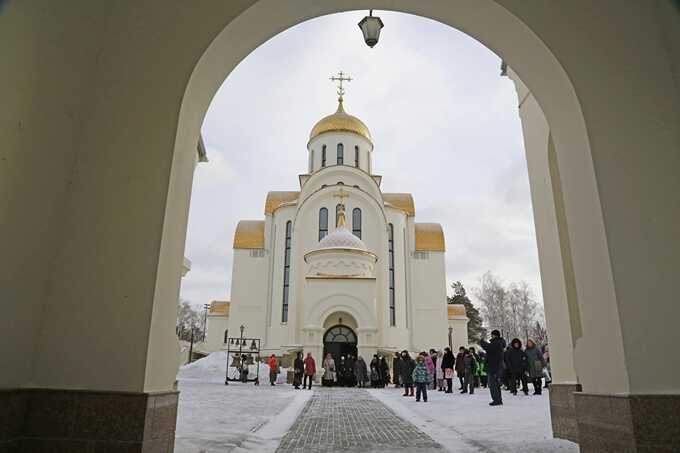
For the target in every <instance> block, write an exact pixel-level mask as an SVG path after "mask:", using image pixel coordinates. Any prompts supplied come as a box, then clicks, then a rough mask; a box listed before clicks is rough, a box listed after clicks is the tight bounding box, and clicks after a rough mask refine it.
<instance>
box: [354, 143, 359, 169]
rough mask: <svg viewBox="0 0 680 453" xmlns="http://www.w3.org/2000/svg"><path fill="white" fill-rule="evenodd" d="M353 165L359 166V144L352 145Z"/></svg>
mask: <svg viewBox="0 0 680 453" xmlns="http://www.w3.org/2000/svg"><path fill="white" fill-rule="evenodd" d="M354 166H355V167H357V168H359V146H355V147H354Z"/></svg>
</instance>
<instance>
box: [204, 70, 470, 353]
mask: <svg viewBox="0 0 680 453" xmlns="http://www.w3.org/2000/svg"><path fill="white" fill-rule="evenodd" d="M333 79H334V80H338V79H339V80H340V84H341V86H340V89H339V91H338V94H339V95H340V97H339V98H338V107H337V110H336V112H335V113H333V114H332V115H329V116H326V117H325V118H323V119H321V120H320V121H319V122H318V123H316V125H315V126H314V127H313V128H312V131H311V133H310V136H309V142H308V144H307V150H308V156H309V157H308V168H307V171H306V172H305V173H304V174H301V175H299V177H298V179H299V186H300V189H299V191H289V192H269V193H268V195H267V198H266V202H265V207H264V214H265V218H264V220H242V221H240V222H239V223H238V226H237V228H236V232H235V235H234V262H233V274H232V285H231V302H213V304H212V306H211V308H210V311H209V316H208V341H207V343H208V344H207V345H206V346H208V347H210V348H211V349H219V348H220V347H222V346H223V343H224V341H225V336H226V332H225V331H226V329H229V336H239V334H240V333H239V328H240V326H244V335H245V336H247V337H251V338H252V337H257V338H261V340H262V345H263V355H267V356H268V355H269V354H272V353H273V354H276V355H277V356H281V357H286V358H287V357H290V355H291V354H294V353H295V352H297V351H300V350H302V351H304V353H305V354H306V353H307V352H311V353H312V354H313V355H314V357H315V359H316V360H317V363H318V364H320V363H321V359H322V357H323V356H324V355H325V354H326V353H327V352H330V353H332V354H333V355H335V356H336V359H337V356H339V355H340V354H347V353H352V354H353V355H356V354H358V355H361V356H363V357H364V359H366V360H367V361H369V360H370V358H371V356H372V355H373V354H376V353H379V354H385V355H392V354H393V353H394V352H395V351H401V350H403V349H406V350H409V351H412V352H419V351H423V350H429V349H430V348H437V349H439V348H443V347H445V346H447V345H449V344H451V345H453V347H455V348H457V347H458V346H462V345H467V344H468V339H467V321H468V319H467V317H466V314H465V309H464V307H463V306H462V305H447V303H446V288H447V282H446V272H445V259H444V254H445V243H444V233H443V231H442V227H441V225H440V224H437V223H418V222H416V221H415V214H416V212H415V205H414V201H413V197H412V196H411V195H410V194H408V193H384V192H382V190H381V189H380V185H381V181H382V176H379V175H376V174H374V173H373V171H372V160H373V153H374V144H373V140H372V138H371V134H370V133H369V130H368V128H367V127H366V125H365V124H364V123H363V122H362V121H361V120H359V119H358V118H356V117H354V116H352V115H349V114H348V113H346V112H345V109H344V106H343V93H344V92H343V89H342V81H343V80H347V79H345V78H344V77H343V74H342V73H341V74H340V77H339V78H333Z"/></svg>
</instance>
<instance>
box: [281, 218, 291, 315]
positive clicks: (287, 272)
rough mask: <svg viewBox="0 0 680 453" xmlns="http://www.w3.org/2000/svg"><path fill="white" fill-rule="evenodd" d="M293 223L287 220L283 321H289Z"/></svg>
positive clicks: (284, 253)
mask: <svg viewBox="0 0 680 453" xmlns="http://www.w3.org/2000/svg"><path fill="white" fill-rule="evenodd" d="M292 230H293V224H292V223H291V221H290V220H289V221H288V222H286V244H285V250H284V252H283V303H282V304H281V322H288V296H289V289H290V243H291V239H292V238H291V236H292V232H293V231H292Z"/></svg>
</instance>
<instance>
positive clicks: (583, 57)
mask: <svg viewBox="0 0 680 453" xmlns="http://www.w3.org/2000/svg"><path fill="white" fill-rule="evenodd" d="M672 3H673V2H670V1H668V2H656V3H654V4H652V3H651V2H650V3H648V2H629V3H626V4H625V5H622V4H620V3H615V2H602V3H599V4H590V3H588V7H584V6H583V5H576V4H572V3H569V4H566V3H565V4H559V5H556V4H554V3H548V2H544V3H531V4H529V3H522V2H515V1H508V0H498V1H491V0H479V1H475V2H466V1H452V2H438V1H412V0H397V1H393V0H376V1H373V2H371V3H370V4H369V2H366V1H360V0H355V1H341V0H333V1H327V2H316V3H310V2H306V1H304V0H299V1H289V2H280V1H273V0H272V1H260V2H257V3H256V2H249V3H239V4H234V3H233V2H205V3H203V2H202V3H201V5H195V4H193V3H191V4H189V3H188V2H177V3H176V4H175V5H173V7H167V8H162V9H161V8H159V9H154V10H150V9H151V6H149V5H143V6H141V7H140V6H139V5H137V4H135V5H116V6H115V7H113V8H101V5H99V4H97V3H92V2H86V1H82V2H81V3H79V4H78V5H77V6H76V7H74V8H59V7H56V6H55V7H54V9H52V10H50V9H45V10H41V8H48V7H47V6H46V5H42V4H39V3H35V4H33V3H30V4H29V3H28V2H23V3H22V2H15V3H12V7H11V8H8V9H5V11H7V15H5V16H3V20H5V18H7V17H9V18H11V19H13V20H11V21H10V20H8V22H6V23H7V24H8V26H7V27H2V32H1V33H2V34H3V35H2V36H3V37H5V39H3V40H1V41H0V42H3V43H5V45H11V46H16V49H14V48H13V49H12V52H8V60H9V61H8V64H7V71H3V74H2V76H0V77H2V80H3V82H5V83H2V84H0V86H3V87H9V88H10V89H11V91H12V92H11V93H6V94H7V96H6V98H7V102H6V104H5V105H4V106H3V114H4V113H5V112H7V115H6V116H5V118H10V117H11V118H16V119H18V121H11V122H10V121H8V122H7V124H10V123H11V124H12V126H11V127H9V128H8V129H7V131H8V133H7V134H6V135H5V137H6V138H7V141H6V143H5V147H4V149H5V150H11V154H10V156H11V158H10V159H8V160H7V162H10V163H11V165H9V166H5V165H3V170H4V169H5V168H8V169H9V171H8V172H7V173H3V178H1V179H2V181H3V184H7V186H8V187H9V189H10V190H7V191H2V193H3V203H2V205H3V206H6V210H5V212H4V213H3V216H1V218H2V222H3V225H2V226H3V228H4V230H3V231H5V232H6V234H5V236H4V237H3V239H4V241H5V244H3V245H6V247H5V248H4V249H5V251H6V256H7V258H8V259H7V260H6V261H7V262H8V263H11V266H8V269H7V272H3V273H2V274H3V275H2V277H3V285H1V286H2V288H3V290H4V291H5V294H7V295H8V296H7V297H6V299H5V300H14V301H16V302H17V303H15V304H14V307H13V308H12V311H11V313H10V315H9V316H6V317H4V321H5V323H6V326H7V328H6V329H4V330H3V331H5V332H6V333H7V335H8V338H9V342H10V343H11V344H13V345H15V346H16V347H15V348H14V349H12V350H11V351H10V353H9V356H8V362H7V370H8V372H7V373H6V374H4V375H3V376H2V377H0V379H1V384H2V386H3V388H9V389H19V388H22V387H35V388H43V389H64V390H63V391H64V392H69V391H72V390H74V389H87V390H96V391H100V392H114V391H122V392H132V393H134V394H135V395H137V396H138V397H140V398H147V397H148V395H149V394H150V393H149V392H154V391H170V390H171V389H172V385H173V381H174V375H175V371H176V366H175V364H174V363H172V361H170V360H167V358H169V357H172V356H173V355H174V351H173V348H172V346H169V345H170V344H171V342H172V340H173V336H172V332H173V324H174V303H175V301H176V299H177V294H178V281H179V269H180V263H181V259H182V251H183V237H184V235H185V232H186V231H185V230H186V214H187V207H188V203H189V195H190V186H191V170H190V169H191V167H192V165H191V163H192V159H193V156H192V153H191V152H190V151H192V150H193V149H194V148H195V144H196V141H197V139H198V135H199V128H200V124H201V121H202V118H203V115H204V112H205V109H206V108H207V106H208V104H209V101H210V98H211V96H212V95H213V94H214V92H215V90H216V89H217V86H219V83H221V80H222V79H223V78H224V77H225V76H226V74H228V73H229V71H230V70H231V68H233V66H234V65H235V64H236V63H237V62H238V61H239V60H240V59H242V58H243V57H245V56H246V55H247V54H248V53H249V52H250V51H251V50H252V49H253V48H255V47H256V46H257V45H258V44H259V43H261V42H264V41H265V40H266V39H268V38H269V37H271V36H273V35H274V34H276V33H278V32H280V31H282V30H285V29H286V28H288V27H290V26H291V25H293V24H295V23H298V22H300V21H302V20H306V19H309V18H312V17H316V16H319V15H322V14H328V13H331V12H337V11H342V10H346V9H355V8H356V9H368V8H378V9H379V8H391V9H394V10H399V11H404V12H411V13H413V14H419V15H423V16H426V17H430V18H433V19H436V20H439V21H441V22H444V23H447V24H449V25H451V26H454V27H456V28H458V29H460V30H463V31H465V32H467V33H469V34H470V35H471V36H474V37H476V38H477V39H478V40H480V41H481V42H483V43H484V44H486V45H487V46H488V47H489V48H491V49H493V50H494V51H495V52H496V53H498V54H499V55H501V56H502V57H503V58H504V59H505V60H506V61H507V62H508V63H509V64H510V65H511V66H512V67H513V68H514V69H515V70H516V71H517V74H518V76H519V77H520V78H521V80H522V81H523V82H525V83H526V85H527V86H528V87H529V88H530V90H531V92H532V93H533V95H534V96H535V98H536V100H537V103H538V104H539V105H540V107H541V108H542V110H543V112H544V113H545V116H546V119H547V123H548V126H549V129H550V137H551V146H553V147H554V155H555V159H554V160H555V162H556V164H557V167H559V175H560V180H561V192H562V194H563V198H564V200H563V202H564V203H563V208H564V209H563V214H564V215H563V218H564V220H565V221H564V225H561V227H564V228H563V229H564V231H566V232H567V234H568V237H569V243H568V245H567V244H565V243H564V242H559V243H558V245H557V248H559V246H560V245H565V246H568V247H569V249H570V250H569V251H570V254H569V255H570V259H571V261H572V263H573V276H572V277H573V279H572V280H573V282H574V284H573V292H574V294H575V298H576V301H575V303H576V304H578V307H579V309H580V311H581V320H582V326H581V327H582V332H583V334H582V337H581V338H578V339H573V343H572V344H569V345H568V346H569V349H570V350H571V349H574V350H575V351H576V356H577V360H576V362H577V368H578V371H579V379H580V380H581V382H582V383H583V385H584V390H586V391H587V392H590V393H591V394H593V395H595V396H593V395H591V396H590V397H588V398H590V399H588V398H586V395H580V396H579V398H580V399H581V401H582V402H583V404H584V406H583V407H582V409H583V411H584V412H587V411H588V410H589V408H591V407H593V406H594V405H595V404H596V401H595V399H593V398H604V399H607V402H608V403H609V402H613V401H617V402H621V401H625V402H626V404H627V402H629V401H631V400H630V398H628V395H634V396H636V397H637V398H647V396H648V395H650V394H654V395H655V397H656V398H655V399H654V401H660V402H661V403H664V404H665V403H666V402H668V401H670V398H671V395H677V392H678V387H677V382H675V381H674V377H675V376H677V373H678V364H677V363H674V362H672V361H668V360H667V357H666V354H667V352H666V351H665V350H662V349H661V348H656V347H654V346H655V345H658V344H675V343H677V329H675V328H674V326H673V323H674V322H675V321H674V320H675V319H677V317H678V316H677V315H678V310H679V308H678V306H677V304H676V305H673V304H672V301H673V300H675V298H674V294H675V287H674V284H673V282H674V278H673V276H674V275H673V272H674V271H675V269H677V268H678V267H679V266H680V248H679V247H680V244H679V243H678V242H677V240H675V230H674V228H673V226H675V225H677V223H678V218H679V217H680V208H679V207H678V204H677V201H674V200H675V199H671V200H669V197H668V194H672V193H677V192H678V191H679V190H680V186H679V184H680V182H679V181H678V178H677V174H676V169H677V168H678V165H679V162H678V154H677V152H676V151H677V148H678V138H677V137H678V136H679V135H678V127H679V126H678V124H680V121H678V113H677V112H678V109H677V105H678V88H677V83H676V82H675V80H676V78H674V77H675V72H674V70H673V68H674V67H677V64H678V57H677V55H678V52H675V51H677V42H680V40H678V39H675V37H677V22H674V21H676V20H677V11H675V10H674V9H673V8H674V6H672ZM15 5H16V9H14V6H15ZM614 8H615V9H616V11H617V14H615V15H612V14H611V11H612V10H613V9H614ZM16 10H18V11H19V12H20V14H16V15H15V14H14V11H16ZM74 11H77V14H74ZM3 14H5V13H4V12H3ZM46 17H49V18H50V20H44V19H45V18H46ZM556 17H559V18H563V19H564V20H555V18H556ZM574 24H579V27H577V28H575V27H574ZM631 24H635V27H631ZM31 33H32V34H31ZM27 35H28V36H29V37H30V38H31V39H26V37H27ZM83 36H87V37H88V38H90V39H83ZM612 37H616V38H617V39H612ZM33 38H36V39H33ZM53 38H54V39H53ZM211 43H212V44H211ZM55 49H56V50H55ZM631 49H632V50H631ZM669 49H670V50H669ZM15 50H16V51H15ZM70 50H74V51H73V52H71V51H70ZM632 61H633V62H634V64H632V63H631V62H632ZM27 74H28V75H30V76H31V77H27ZM43 74H44V75H43ZM187 81H189V82H188V84H187ZM18 84H20V85H21V87H22V89H15V87H16V86H17V85H18ZM640 93H645V96H640ZM37 95H42V96H44V98H43V100H44V101H45V102H36V99H38V98H40V96H37ZM45 106H50V107H49V109H47V110H46V107H45ZM50 109H54V111H53V110H50ZM178 115H179V123H178ZM26 124H29V125H31V127H30V128H29V127H23V126H24V125H26ZM650 141H651V142H650ZM591 143H592V144H593V146H594V148H593V150H592V151H591V147H590V144H591ZM650 145H652V146H650ZM47 149H49V150H50V153H51V155H52V156H54V157H55V158H53V159H45V158H44V152H45V150H47ZM641 150H647V152H641ZM3 162H5V159H4V156H3ZM5 176H7V177H6V178H5ZM35 181H41V184H35V183H34V182H35ZM4 197H7V198H4ZM131 200H134V202H133V203H131V202H130V201H131ZM5 201H7V203H5ZM27 206H29V207H30V209H27ZM82 219H88V221H87V222H82V221H81V220H82ZM567 227H568V228H567ZM18 239H25V240H18ZM555 256H556V257H555V258H554V259H555V260H556V261H559V259H560V256H561V254H559V253H557V254H556V255H555ZM114 276H115V277H114ZM548 284H550V283H548ZM93 298H97V300H98V301H99V303H98V304H85V303H83V301H85V300H92V299H93ZM640 300H645V301H646V303H645V304H641V303H639V301H640ZM45 301H49V302H50V303H45ZM660 312H663V313H665V314H666V316H664V317H663V318H662V319H659V317H658V316H657V315H656V314H658V313H660ZM48 320H49V322H48ZM548 321H549V323H550V319H549V320H548ZM121 326H124V327H125V328H121ZM602 326H607V327H608V329H607V331H606V335H603V334H601V333H600V332H601V331H602ZM649 331H655V332H656V335H655V338H654V339H653V340H652V339H650V337H649V335H648V332H649ZM624 333H625V335H624ZM26 336H28V337H29V338H31V339H32V340H33V341H23V339H24V338H25V337H26ZM55 339H58V341H55ZM73 344H82V345H83V348H84V350H83V352H84V353H88V354H89V356H91V357H93V359H92V361H91V362H88V363H85V362H84V361H82V360H81V355H80V354H79V355H77V356H76V355H74V354H70V353H69V352H70V349H71V347H72V345H73ZM26 357H30V358H31V360H26ZM557 357H558V355H557V354H556V355H555V356H554V358H555V359H557ZM604 361H606V363H604ZM642 362H644V363H646V364H648V366H646V367H639V366H636V364H638V363H642ZM650 376H652V377H653V379H650ZM622 395H624V396H622ZM107 396H108V397H110V398H113V396H110V395H107ZM615 396H616V397H617V398H615ZM145 401H146V400H145ZM645 401H647V402H649V403H650V404H657V403H654V402H653V401H652V399H646V400H645ZM45 404H46V405H47V404H49V402H46V403H45ZM612 404H613V403H612ZM617 404H618V403H617ZM572 406H573V399H572ZM565 407H566V406H565ZM617 407H621V406H617ZM654 407H657V406H654ZM669 407H670V406H669ZM571 409H573V407H572V408H571ZM628 409H629V408H628V406H626V408H624V409H623V410H628ZM35 410H40V408H37V409H35ZM45 412H46V413H57V412H58V411H45ZM591 412H593V413H596V412H597V415H598V416H601V417H607V416H610V419H608V420H607V423H608V424H607V423H605V424H602V423H599V424H593V426H595V425H597V426H600V427H601V426H613V428H611V429H609V430H606V429H604V428H598V430H599V431H595V436H599V435H600V434H602V436H600V438H602V439H606V440H607V441H610V440H611V439H612V438H615V437H616V434H614V435H612V433H617V432H635V433H636V434H635V435H636V436H637V435H638V433H639V432H643V431H644V430H645V429H647V427H645V426H642V425H640V426H636V429H634V430H633V429H632V428H630V427H623V428H621V427H620V426H619V424H617V422H616V420H614V419H612V418H611V414H607V413H605V412H607V411H591ZM610 412H612V413H615V414H618V412H617V411H610ZM628 413H630V411H629V412H628ZM107 415H110V414H108V413H107ZM638 418H640V419H642V418H645V417H634V418H633V419H631V418H630V417H622V419H625V420H628V421H630V423H638ZM657 418H658V419H659V420H672V419H673V418H672V417H671V416H668V417H657ZM140 419H141V420H142V421H141V424H142V426H143V425H144V417H141V418H140ZM631 420H632V421H631ZM51 422H52V420H49V422H48V423H46V425H54V426H57V424H58V423H71V422H70V421H69V420H67V419H66V418H65V417H64V420H63V421H61V420H59V419H55V420H54V422H55V423H54V424H52V423H51ZM638 428H639V429H638ZM662 431H663V430H662V429H661V428H659V430H658V431H657V432H656V434H655V436H656V435H659V436H661V434H660V433H661V432H662ZM668 432H675V431H673V430H669V431H668ZM12 435H13V434H12ZM48 435H49V433H48V434H45V436H48ZM640 436H641V437H644V436H642V435H640ZM671 441H675V442H677V437H676V438H675V439H673V438H671V439H670V440H669V439H668V438H666V442H665V444H666V445H670V443H671ZM631 442H632V441H631ZM674 445H677V443H676V444H674ZM613 449H615V450H616V449H617V448H613ZM618 449H619V450H621V449H622V448H618Z"/></svg>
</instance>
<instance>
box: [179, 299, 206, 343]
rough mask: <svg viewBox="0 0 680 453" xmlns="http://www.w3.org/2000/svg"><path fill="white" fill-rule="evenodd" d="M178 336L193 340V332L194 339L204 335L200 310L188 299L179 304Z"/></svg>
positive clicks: (182, 338)
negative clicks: (192, 334) (192, 333)
mask: <svg viewBox="0 0 680 453" xmlns="http://www.w3.org/2000/svg"><path fill="white" fill-rule="evenodd" d="M176 326H177V336H178V337H179V338H180V340H186V341H190V340H191V332H192V330H193V332H194V339H195V340H196V339H198V338H202V337H203V323H202V321H201V315H200V313H199V311H198V310H197V309H196V308H194V307H193V306H192V305H191V303H190V302H189V301H187V300H183V301H181V302H180V304H179V305H178V306H177V324H176Z"/></svg>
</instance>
